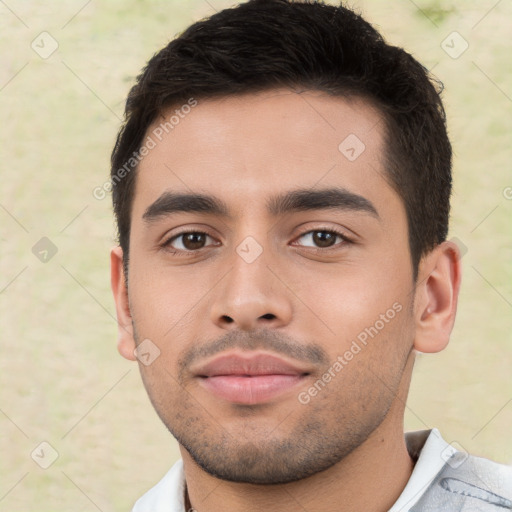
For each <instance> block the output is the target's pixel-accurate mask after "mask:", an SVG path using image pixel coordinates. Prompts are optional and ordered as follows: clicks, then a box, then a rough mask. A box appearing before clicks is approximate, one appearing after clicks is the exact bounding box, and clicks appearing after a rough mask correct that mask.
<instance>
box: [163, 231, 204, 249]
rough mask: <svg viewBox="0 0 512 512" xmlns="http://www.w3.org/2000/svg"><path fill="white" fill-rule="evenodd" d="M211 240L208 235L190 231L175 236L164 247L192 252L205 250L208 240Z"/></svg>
mask: <svg viewBox="0 0 512 512" xmlns="http://www.w3.org/2000/svg"><path fill="white" fill-rule="evenodd" d="M208 238H210V239H211V236H209V235H208V234H206V233H202V232H201V231H189V232H185V233H180V234H179V235H175V236H173V237H172V238H171V239H170V240H169V241H168V242H166V243H165V244H164V247H167V248H172V249H177V250H178V251H183V252H191V251H197V250H199V249H203V248H204V247H205V246H206V241H207V239H208Z"/></svg>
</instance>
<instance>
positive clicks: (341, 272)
mask: <svg viewBox="0 0 512 512" xmlns="http://www.w3.org/2000/svg"><path fill="white" fill-rule="evenodd" d="M167 117H168V116H167ZM161 121H162V120H161V119H159V120H158V121H156V122H155V123H154V125H153V126H152V127H150V129H149V130H148V134H150V133H151V130H153V129H154V128H155V127H156V126H158V124H159V123H160V122H161ZM350 134H355V135H356V136H357V137H358V138H359V139H360V140H361V141H362V142H363V143H364V145H365V149H364V151H363V152H362V153H361V154H360V155H359V157H358V158H356V159H355V160H354V161H350V160H349V159H347V158H346V156H345V155H344V154H343V153H342V152H341V151H340V150H339V149H338V147H339V145H340V143H342V141H343V140H344V139H346V137H347V136H349V135H350ZM383 135H384V123H383V121H382V119H381V117H380V115H379V113H378V112H377V111H376V110H375V109H374V108H372V107H371V106H370V105H369V104H368V103H365V102H364V101H363V100H360V99H350V100H349V99H346V98H340V97H336V98H334V97H331V96H328V95H326V94H323V93H321V92H318V91H309V92H302V93H296V92H293V91H291V90H286V89H278V90H272V91H266V92H263V93H258V94H251V95H243V96H238V97H235V96H231V97H228V98H223V99H215V100H205V101H199V102H198V105H197V106H196V107H194V109H193V110H192V111H191V112H190V113H189V114H188V115H187V116H186V117H184V118H183V119H181V120H180V122H179V124H178V125H177V126H175V127H174V129H173V130H172V131H169V133H168V134H165V135H164V137H163V138H162V141H161V142H159V143H158V144H157V145H156V147H155V148H154V149H152V150H151V151H150V152H149V153H148V155H147V156H146V157H145V158H144V160H143V161H142V162H141V164H140V166H139V169H138V175H137V182H136V190H135V199H134V203H133V209H132V228H131V235H130V263H129V276H128V283H129V286H128V290H127V288H126V286H125V282H124V275H123V269H122V261H123V260H122V258H123V255H122V250H121V249H120V248H119V247H116V248H114V249H113V250H112V254H111V265H112V289H113V293H114V297H115V300H116V308H117V315H118V321H119V326H120V328H119V341H118V348H119V351H120V353H121V354H122V355H123V356H124V357H126V358H127V359H133V360H136V358H135V356H134V350H135V348H136V344H139V343H141V342H142V341H143V340H146V339H149V340H151V343H152V344H154V346H156V347H158V350H160V355H159V357H157V358H156V359H155V360H154V361H153V362H152V363H151V364H150V365H148V366H146V365H144V364H142V363H139V366H140V370H141V375H142V378H143V382H144V385H145V387H146V390H147V392H148V395H149V397H150V399H151V401H152V403H153V405H154V407H155V409H156V411H157V413H158V414H159V416H160V418H161V419H162V421H163V422H164V424H165V425H166V426H167V427H168V429H169V430H170V431H171V432H172V434H173V435H174V436H175V437H176V438H177V439H178V441H179V443H180V449H181V453H182V456H183V460H184V464H185V474H186V480H187V487H188V494H189V497H190V504H191V505H192V506H193V507H194V508H195V509H196V510H198V511H199V512H201V511H203V510H208V511H210V512H211V511H216V510H244V511H252V510H254V511H256V510H262V509H263V507H267V508H268V507H271V508H272V509H275V510H285V511H286V510H297V507H298V504H300V505H301V506H302V507H304V508H306V509H307V510H308V511H311V512H312V511H316V510H318V511H320V510H322V511H324V512H325V511H329V510H337V511H340V510H341V511H343V510H347V511H348V510H362V509H366V510H369V511H372V510H375V511H378V510H387V509H388V508H389V507H391V505H392V504H393V503H394V501H395V500H396V499H397V497H398V496H399V495H400V493H401V491H402V490H403V488H404V486H405V484H406V482H407V480H408V478H409V476H410V473H411V471H412V468H413V463H412V461H411V459H410V458H409V456H408V453H407V450H406V447H405V443H404V438H403V411H404V405H405V400H406V397H407V391H408V388H409V383H410V376H411V372H412V367H413V361H414V353H415V350H418V351H422V352H437V351H439V350H442V349H443V348H444V347H445V346H446V344H447V343H448V340H449V335H450V332H451V329H452V327H453V322H454V318H455V313H456V305H457V296H458V289H459V284H460V263H459V254H458V249H457V247H456V246H455V244H452V243H450V242H445V243H443V244H441V245H439V246H438V247H436V248H435V249H434V250H433V251H432V252H431V253H429V254H428V255H427V256H426V257H424V258H423V259H422V261H421V263H420V269H419V276H418V280H417V283H414V282H413V280H412V267H411V260H410V253H409V247H408V238H407V221H406V215H405V209H404V206H403V204H402V201H401V199H400V197H399V196H398V194H397V193H396V192H395V191H394V190H393V189H392V188H391V187H390V185H389V184H388V182H387V181H386V179H385V178H384V173H385V170H384V168H383V164H382V161H383V151H384V148H383ZM329 187H338V188H343V189H345V190H348V191H350V192H351V193H354V194H357V195H360V196H362V197H364V198H365V199H367V200H368V201H370V202H371V203H372V205H373V206H374V208H375V210H376V212H377V214H378V216H375V215H372V214H370V213H368V212H366V211H354V210H335V209H321V208H320V209H315V210H313V211H300V212H292V213H286V214H280V215H277V216H274V215H270V214H269V212H268V211H267V206H266V201H267V200H268V198H269V197H271V196H274V195H276V194H280V193H285V192H288V191H291V190H296V189H298V188H307V189H312V190H319V189H323V188H329ZM164 191H172V192H189V193H190V192H194V193H202V194H208V195H214V196H216V197H218V198H219V199H221V200H222V201H223V202H224V203H225V204H226V206H227V208H228V211H229V214H230V218H223V217H220V216H218V215H214V214H210V213H207V214H206V213H198V212H179V213H173V214H169V215H165V216H160V217H158V218H156V219H155V220H153V221H151V222H148V221H146V220H144V218H143V215H144V212H145V211H146V210H147V208H148V207H149V206H150V205H151V204H153V203H154V202H155V201H156V200H157V199H158V198H159V197H160V195H161V194H162V193H163V192H164ZM184 229H186V230H191V231H196V232H203V233H207V234H208V235H209V236H208V237H205V238H204V239H202V240H203V243H202V245H201V243H198V242H197V241H196V242H195V244H196V245H193V244H192V243H189V244H188V245H184V244H185V243H186V242H185V240H184V238H183V237H178V238H177V239H174V242H173V244H172V245H173V247H171V246H167V247H164V246H163V244H164V243H165V242H168V241H169V239H171V238H172V237H173V236H176V235H177V234H178V233H180V232H183V230H184ZM329 230H336V231H339V232H341V233H342V234H344V235H345V236H346V237H348V239H349V240H350V242H345V241H343V240H342V239H341V238H339V237H336V238H334V237H333V238H330V239H329V240H331V242H330V243H328V242H325V241H324V243H323V245H321V243H319V242H321V241H322V239H321V237H318V235H319V234H320V235H324V237H325V232H326V231H327V232H329ZM313 235H315V236H313ZM247 237H252V239H254V240H255V241H256V243H257V244H258V246H259V247H260V249H261V250H262V252H261V254H260V255H259V256H258V257H257V258H256V259H255V260H254V261H252V262H250V263H249V262H248V261H246V260H245V259H244V258H242V257H241V255H240V254H241V253H239V252H237V247H239V246H240V244H242V242H244V243H245V242H246V241H247V240H246V239H247ZM324 240H325V238H324ZM199 242H201V239H200V241H199ZM251 243H253V242H251ZM329 245H330V246H331V247H330V248H329V247H328V246H329ZM191 247H192V250H191V249H190V248H191ZM196 247H197V249H195V252H194V248H196ZM201 247H202V248H201ZM241 247H244V244H242V246H241ZM254 247H255V245H251V249H250V250H252V251H253V250H254ZM187 248H189V251H188V252H185V251H186V250H187ZM173 249H176V250H179V249H181V251H182V252H178V253H177V254H172V250H173ZM393 305H395V306H394V307H395V312H396V314H395V315H393V318H392V319H389V318H388V321H387V322H381V323H379V324H376V322H377V321H378V320H379V319H382V316H381V315H386V312H388V311H389V310H390V309H393ZM398 309H399V311H398ZM389 316H391V315H389ZM382 323H384V325H383V327H382V328H380V325H381V324H382ZM375 325H378V327H379V329H377V330H378V333H377V334H375V335H374V336H373V337H371V338H368V341H367V344H366V345H363V344H362V343H358V346H359V348H360V351H359V352H357V353H356V354H354V355H353V357H352V358H350V360H347V359H348V358H347V357H344V354H345V353H346V351H347V350H350V349H351V347H353V342H354V340H357V337H358V335H360V334H361V332H363V331H364V330H365V329H366V328H369V327H371V326H375ZM226 351H229V352H230V353H235V352H236V353H242V354H247V353H256V352H258V353H266V354H278V355H279V356H280V357H282V358H283V359H285V360H287V361H289V362H292V363H295V364H299V365H300V367H301V368H303V369H304V370H305V371H307V373H308V375H307V376H305V377H304V378H303V379H302V380H301V381H300V383H299V384H298V385H297V386H295V387H293V388H292V389H289V390H288V391H286V392H285V393H283V394H281V395H279V396H277V397H275V398H273V399H271V400H270V401H267V402H265V403H261V404H255V405H240V404H236V403H232V402H229V401H227V400H224V399H222V398H219V397H217V396H215V395H213V394H211V393H210V392H209V391H207V390H206V389H205V388H204V387H203V386H202V385H201V383H200V379H199V378H198V377H197V375H196V373H195V372H196V369H197V368H198V367H199V366H200V365H201V364H202V363H203V362H205V361H207V360H208V359H209V358H211V356H213V355H218V354H221V353H226ZM355 351H357V349H353V352H355ZM339 356H341V357H343V361H344V363H343V365H342V369H341V370H339V371H336V370H334V369H333V365H334V363H335V362H336V361H339V359H338V357H339ZM329 368H330V369H331V373H330V374H331V379H330V381H329V382H328V383H327V384H326V385H325V386H320V390H317V393H314V392H310V391H308V390H310V389H311V387H312V386H313V385H314V384H315V382H317V381H318V379H321V378H322V376H323V375H325V373H326V372H328V371H329ZM337 368H339V366H338V367H337ZM300 393H303V394H302V395H301V396H302V397H304V396H305V395H304V393H306V394H307V396H309V397H310V399H309V400H308V401H307V403H302V402H301V400H299V398H298V397H299V394H300ZM303 401H304V400H303ZM299 508H300V507H299Z"/></svg>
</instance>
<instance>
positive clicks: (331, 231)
mask: <svg viewBox="0 0 512 512" xmlns="http://www.w3.org/2000/svg"><path fill="white" fill-rule="evenodd" d="M318 232H321V233H329V234H332V235H335V236H337V237H339V238H341V240H342V242H343V243H341V246H344V245H346V244H352V243H354V242H353V240H351V239H350V238H349V237H347V236H346V235H345V234H344V233H342V232H341V231H338V230H336V229H332V228H322V227H320V228H315V229H310V230H308V231H304V233H301V234H300V235H299V236H298V237H297V239H300V238H302V237H304V236H305V235H308V234H310V233H318ZM189 233H194V234H198V235H206V236H209V237H210V238H213V237H212V236H211V235H209V234H208V233H206V232H205V231H199V230H192V229H191V230H187V231H181V232H180V233H177V234H174V235H173V236H172V237H171V238H169V239H168V240H166V241H165V242H163V243H162V245H161V247H162V249H164V250H166V251H167V252H169V253H170V254H172V255H175V254H180V253H182V254H185V255H191V254H194V253H199V252H200V251H202V250H203V249H206V248H207V247H202V248H201V249H197V250H188V251H184V250H182V249H174V248H172V247H170V244H171V242H173V241H174V240H176V239H178V238H179V237H181V236H184V235H187V234H189ZM304 247H307V248H308V249H309V250H310V251H312V252H314V253H326V252H330V251H332V250H338V249H340V243H339V242H338V243H337V244H335V245H333V246H330V247H308V246H304Z"/></svg>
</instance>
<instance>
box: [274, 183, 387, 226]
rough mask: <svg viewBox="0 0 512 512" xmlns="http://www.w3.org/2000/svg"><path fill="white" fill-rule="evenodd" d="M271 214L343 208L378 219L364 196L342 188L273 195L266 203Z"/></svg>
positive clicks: (373, 207) (374, 210)
mask: <svg viewBox="0 0 512 512" xmlns="http://www.w3.org/2000/svg"><path fill="white" fill-rule="evenodd" d="M267 208H268V211H269V212H270V214H271V215H273V216H277V215H282V214H284V213H290V212H298V211H308V210H326V209H330V210H332V209H335V210H345V211H347V210H348V211H356V212H362V213H367V214H370V215H371V216H373V217H375V218H376V219H380V217H379V214H378V213H377V209H376V208H375V206H374V205H373V204H372V203H371V202H370V201H369V200H368V199H366V198H365V197H363V196H360V195H359V194H354V193H353V192H350V191H348V190H346V189H344V188H324V189H320V190H311V189H298V190H292V191H290V192H287V193H285V194H281V195H277V196H273V197H271V198H270V199H269V201H268V203H267Z"/></svg>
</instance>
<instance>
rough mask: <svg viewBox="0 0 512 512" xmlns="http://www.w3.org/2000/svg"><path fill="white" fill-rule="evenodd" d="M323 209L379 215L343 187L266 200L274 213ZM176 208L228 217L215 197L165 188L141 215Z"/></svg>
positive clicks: (146, 217)
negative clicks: (166, 189) (171, 190)
mask: <svg viewBox="0 0 512 512" xmlns="http://www.w3.org/2000/svg"><path fill="white" fill-rule="evenodd" d="M327 209H330V210H332V209H336V210H342V211H356V212H362V213H367V214H369V215H371V216H373V217H375V218H376V219H380V217H379V214H378V213H377V209H376V208H375V206H374V205H373V204H372V203H371V202H370V201H369V200H368V199H366V198H365V197H363V196H360V195H358V194H354V193H353V192H350V191H348V190H346V189H344V188H325V189H320V190H311V189H298V190H291V191H289V192H286V193H284V194H279V195H275V196H272V197H270V198H269V199H268V200H267V210H268V212H269V213H270V215H272V216H274V217H277V216H279V215H283V214H286V213H292V212H299V211H309V210H327ZM177 212H195V213H202V214H210V215H217V216H219V217H224V218H232V216H231V215H230V213H229V208H228V206H227V205H226V203H225V202H224V201H222V200H221V199H220V198H218V197H215V196H211V195H205V194H195V193H181V192H169V191H166V192H164V193H163V194H162V195H161V196H160V197H159V198H158V199H157V200H156V201H155V202H154V203H152V204H151V205H150V206H149V207H148V208H147V209H146V211H145V212H144V214H143V216H142V218H143V219H144V220H145V221H146V222H148V223H149V222H153V221H155V220H157V219H158V218H160V217H164V216H167V215H170V214H172V213H177Z"/></svg>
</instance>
